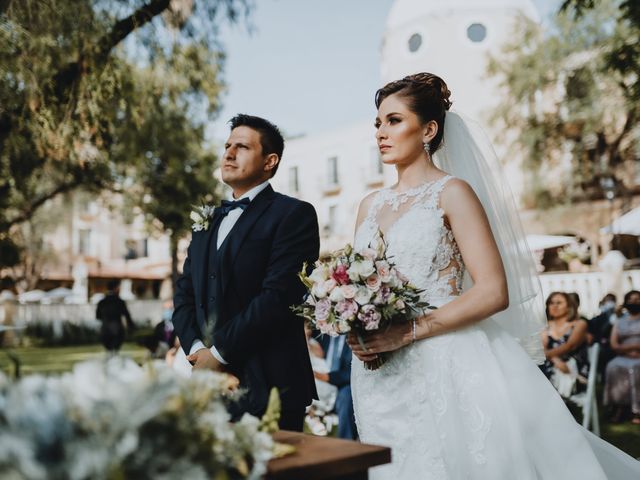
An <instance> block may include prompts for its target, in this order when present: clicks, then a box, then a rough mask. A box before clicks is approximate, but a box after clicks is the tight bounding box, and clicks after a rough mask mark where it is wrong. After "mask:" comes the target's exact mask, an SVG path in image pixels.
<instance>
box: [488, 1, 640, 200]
mask: <svg viewBox="0 0 640 480" xmlns="http://www.w3.org/2000/svg"><path fill="white" fill-rule="evenodd" d="M583 3H589V2H588V1H587V2H583ZM623 3H624V2H623ZM620 9H621V6H620V2H618V1H615V0H606V1H602V2H597V4H596V5H594V6H592V8H591V7H589V5H586V8H583V9H582V10H581V14H580V15H575V12H574V11H573V10H571V9H569V10H563V11H561V12H559V13H558V15H557V16H556V18H555V23H554V25H552V26H551V27H550V28H548V29H547V30H546V31H544V32H543V31H541V29H540V27H539V26H538V25H537V24H535V23H534V22H532V21H530V20H528V19H524V18H522V19H520V20H519V21H518V24H517V26H516V29H517V31H518V33H519V34H518V35H517V36H515V38H517V40H516V41H514V42H513V43H510V44H508V45H506V46H505V47H504V49H503V51H502V52H501V54H500V55H498V56H496V57H494V58H492V59H491V60H490V62H489V67H488V73H489V74H490V75H492V76H495V77H497V78H498V79H499V81H500V82H501V87H502V89H503V91H504V93H505V94H504V95H503V96H502V98H503V99H504V100H503V101H502V102H501V104H500V105H499V106H498V108H497V109H496V111H495V112H494V115H493V119H492V120H493V123H494V125H495V126H497V127H498V129H500V130H501V131H502V132H503V134H504V135H503V138H502V140H504V141H507V139H509V138H510V137H511V138H513V134H514V132H515V136H516V141H515V143H514V145H513V149H514V151H512V152H511V153H512V154H516V151H518V152H520V154H522V153H524V165H523V166H524V167H525V168H526V169H527V170H528V171H529V172H530V181H529V187H530V189H529V191H528V192H526V193H525V197H528V198H529V199H530V202H529V205H528V206H533V205H534V204H535V205H536V206H539V207H543V206H544V205H542V204H543V203H544V204H552V203H557V202H558V201H564V200H567V199H568V200H572V199H580V198H585V197H594V196H601V195H602V190H601V188H600V185H599V182H598V180H599V178H601V177H602V176H605V175H617V176H618V178H619V180H621V181H622V182H625V181H626V182H629V181H631V179H630V178H626V177H628V175H627V173H626V172H628V171H629V165H630V164H633V162H635V161H636V159H637V152H638V148H639V144H640V131H639V129H638V119H639V118H640V102H638V98H639V97H638V96H637V83H638V75H637V73H638V70H637V61H638V58H637V55H636V57H635V59H632V58H627V59H625V60H620V58H621V57H619V58H618V59H619V60H620V61H621V63H620V64H618V65H617V66H616V65H614V63H612V55H613V53H612V52H614V51H616V50H617V49H618V47H619V46H620V45H622V44H627V43H629V42H630V41H631V42H633V41H634V40H633V39H636V40H635V42H636V44H637V39H638V38H639V33H640V26H639V25H638V24H637V23H633V22H630V21H628V19H627V18H626V17H624V16H623V15H621V14H620V11H621V10H620ZM567 165H568V168H567ZM558 167H560V170H557V168H558ZM554 169H556V170H554ZM552 172H553V173H552ZM557 172H562V173H561V174H559V175H558V174H557ZM552 177H554V178H552ZM629 186H630V185H627V187H629Z"/></svg>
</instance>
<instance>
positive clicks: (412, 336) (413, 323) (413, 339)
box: [411, 319, 416, 343]
mask: <svg viewBox="0 0 640 480" xmlns="http://www.w3.org/2000/svg"><path fill="white" fill-rule="evenodd" d="M415 341H416V321H415V319H414V320H413V321H412V322H411V343H414V342H415Z"/></svg>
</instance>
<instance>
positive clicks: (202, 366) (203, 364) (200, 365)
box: [187, 348, 222, 372]
mask: <svg viewBox="0 0 640 480" xmlns="http://www.w3.org/2000/svg"><path fill="white" fill-rule="evenodd" d="M187 360H189V361H190V362H192V363H193V369H194V370H214V371H216V372H221V371H222V364H221V363H220V362H219V361H218V360H216V357H214V356H213V353H211V350H209V349H208V348H201V349H200V350H198V351H197V352H195V353H192V354H191V355H189V356H188V357H187Z"/></svg>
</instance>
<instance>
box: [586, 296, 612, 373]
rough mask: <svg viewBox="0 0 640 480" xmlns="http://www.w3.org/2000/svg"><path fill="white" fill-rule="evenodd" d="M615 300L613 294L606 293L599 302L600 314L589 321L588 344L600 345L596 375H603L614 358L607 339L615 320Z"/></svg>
mask: <svg viewBox="0 0 640 480" xmlns="http://www.w3.org/2000/svg"><path fill="white" fill-rule="evenodd" d="M617 301H618V300H617V298H616V296H615V295H614V294H613V293H607V294H606V295H605V296H604V297H602V300H600V303H599V308H600V313H598V315H596V316H595V317H593V318H592V319H591V320H589V326H588V329H589V337H590V341H589V343H590V344H594V343H599V344H600V355H599V356H598V373H599V374H600V375H604V369H605V367H606V366H607V363H609V361H610V360H611V359H612V358H613V357H615V353H614V352H613V350H611V345H610V343H609V338H610V337H611V329H612V328H613V324H614V323H615V320H616V318H617V317H616V305H617Z"/></svg>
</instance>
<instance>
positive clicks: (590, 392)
mask: <svg viewBox="0 0 640 480" xmlns="http://www.w3.org/2000/svg"><path fill="white" fill-rule="evenodd" d="M599 355H600V344H599V343H594V344H593V345H591V346H590V347H589V378H588V379H587V390H586V391H585V392H582V393H578V394H576V395H572V396H571V397H570V398H569V400H570V401H571V402H572V403H575V404H576V405H578V406H579V407H580V408H581V409H582V426H583V427H584V428H586V429H587V430H589V429H590V428H589V427H591V431H592V432H593V433H594V434H595V435H597V436H600V421H599V420H598V401H597V400H596V377H597V375H598V357H599Z"/></svg>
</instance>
